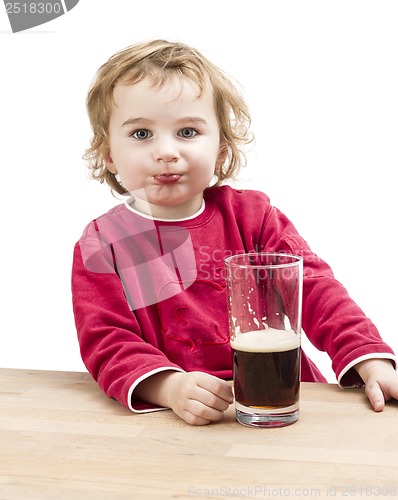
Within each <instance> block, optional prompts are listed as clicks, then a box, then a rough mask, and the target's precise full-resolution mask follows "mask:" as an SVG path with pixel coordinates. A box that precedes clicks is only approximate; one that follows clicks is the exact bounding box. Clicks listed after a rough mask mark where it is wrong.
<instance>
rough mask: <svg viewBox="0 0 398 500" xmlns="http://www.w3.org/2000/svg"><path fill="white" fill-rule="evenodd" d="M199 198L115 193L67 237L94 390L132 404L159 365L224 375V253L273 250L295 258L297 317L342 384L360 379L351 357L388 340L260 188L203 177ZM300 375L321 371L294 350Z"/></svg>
mask: <svg viewBox="0 0 398 500" xmlns="http://www.w3.org/2000/svg"><path fill="white" fill-rule="evenodd" d="M204 200H205V205H204V209H203V210H202V211H201V212H200V213H198V214H197V215H196V216H195V217H192V218H190V219H188V220H181V221H163V220H153V219H150V218H148V217H146V216H143V215H141V214H138V213H137V212H135V211H134V210H132V209H131V208H130V207H129V206H128V205H127V204H122V205H118V206H116V207H115V208H113V209H111V210H110V211H109V212H108V213H107V214H105V215H103V216H101V217H99V218H98V219H96V220H94V221H93V222H91V223H90V224H89V225H88V226H87V227H86V229H85V231H84V233H83V235H82V237H81V239H80V240H79V242H78V243H77V244H76V247H75V252H74V260H73V270H72V295H73V308H74V314H75V322H76V328H77V332H78V339H79V343H80V349H81V355H82V359H83V361H84V363H85V365H86V367H87V369H88V371H89V372H90V374H91V375H92V377H93V378H94V379H95V380H96V381H97V382H98V384H99V386H100V387H101V388H102V390H103V391H104V392H105V393H106V394H107V395H108V396H109V397H113V398H115V399H116V400H118V401H119V402H120V403H122V404H123V405H124V406H126V407H128V408H130V409H131V410H133V411H147V410H151V409H156V407H155V406H154V405H149V404H147V403H145V402H143V401H138V400H136V399H135V398H134V388H135V387H136V386H137V385H138V383H139V382H140V381H142V380H143V379H144V378H146V377H148V376H150V375H151V374H154V373H157V372H159V371H162V370H168V369H172V370H183V371H194V370H195V371H204V372H207V373H210V374H212V375H215V376H217V377H220V378H224V379H231V378H232V354H231V348H230V345H229V334H228V320H227V302H226V292H225V280H224V275H223V269H224V259H225V258H226V257H229V256H230V255H233V254H237V253H245V252H250V251H278V252H286V253H293V254H295V255H301V256H302V257H303V259H304V287H303V318H302V326H303V330H304V331H305V333H306V335H307V337H308V338H309V340H310V341H311V342H312V343H313V344H314V345H315V347H316V348H317V349H319V350H321V351H326V352H327V353H328V354H329V356H330V358H331V359H332V368H333V370H334V371H335V373H336V376H337V379H338V381H339V383H340V384H341V385H342V386H345V387H348V386H356V385H361V384H362V381H361V379H360V378H359V376H358V375H357V373H356V372H355V371H354V370H353V369H351V368H352V366H353V365H354V364H355V363H356V362H358V361H359V360H363V359H366V358H370V357H384V358H390V359H392V360H394V354H393V351H392V349H391V348H390V347H389V346H388V345H386V344H385V343H384V342H383V341H382V340H381V338H380V335H379V333H378V331H377V329H376V327H375V326H374V325H373V323H372V322H371V321H370V320H369V319H368V318H367V317H366V316H365V314H364V313H363V312H362V310H361V309H360V308H359V307H358V306H357V305H356V304H355V303H354V302H353V300H352V299H351V298H350V297H349V295H348V293H347V291H346V290H345V288H344V287H343V286H342V285H341V284H340V283H339V282H338V281H336V280H335V278H334V276H333V273H332V271H331V269H330V267H329V266H328V265H327V264H326V263H325V262H324V261H323V260H321V259H320V258H319V257H318V256H317V255H315V254H314V253H312V252H311V250H310V248H309V246H308V244H307V243H306V242H305V241H304V240H303V238H301V236H300V235H299V234H298V233H297V231H296V229H295V228H294V226H293V224H292V223H291V222H290V221H289V220H288V219H287V217H286V216H285V215H283V214H282V213H281V212H280V211H279V210H278V209H276V208H275V207H273V206H272V205H271V204H270V201H269V198H268V197H267V196H266V195H265V194H263V193H260V192H257V191H237V190H234V189H232V188H230V187H228V186H223V187H217V188H209V189H207V190H206V191H205V193H204ZM301 380H302V381H304V382H307V381H308V382H325V381H326V380H325V379H324V377H323V376H322V374H321V373H320V371H319V370H318V368H317V367H316V366H315V365H314V364H313V363H312V362H311V360H310V359H309V358H308V357H307V356H306V355H305V353H303V354H302V366H301Z"/></svg>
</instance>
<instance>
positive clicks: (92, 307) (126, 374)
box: [72, 240, 183, 412]
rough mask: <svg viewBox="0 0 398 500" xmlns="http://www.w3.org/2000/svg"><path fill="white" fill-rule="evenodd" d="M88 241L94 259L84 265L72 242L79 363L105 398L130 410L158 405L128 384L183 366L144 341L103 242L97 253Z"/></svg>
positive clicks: (74, 305)
mask: <svg viewBox="0 0 398 500" xmlns="http://www.w3.org/2000/svg"><path fill="white" fill-rule="evenodd" d="M91 243H92V249H93V252H91V254H92V255H94V254H95V259H96V260H95V264H93V261H92V260H91V264H90V265H87V262H88V261H87V258H86V257H87V256H83V255H82V251H81V246H80V244H79V243H77V244H76V246H75V249H74V256H73V266H72V303H73V311H74V316H75V324H76V329H77V334H78V341H79V345H80V352H81V356H82V359H83V362H84V364H85V366H86V368H87V370H88V371H89V373H90V374H91V376H92V377H93V378H94V380H95V381H96V382H97V383H98V385H99V387H100V388H101V389H102V390H103V391H104V392H105V394H107V396H108V397H110V398H114V399H116V400H117V401H119V402H120V403H122V404H123V405H124V406H126V407H127V408H129V409H130V410H132V411H135V412H144V411H152V410H155V409H162V408H159V407H156V406H154V405H150V404H147V403H145V402H143V401H137V400H135V399H134V395H133V391H134V388H135V387H136V386H137V385H138V383H139V382H140V381H142V380H143V379H145V378H146V377H148V376H150V375H152V374H154V373H157V372H160V371H164V370H177V371H183V370H182V369H181V368H180V367H179V366H177V365H176V364H174V363H172V362H170V361H169V360H168V358H167V357H166V356H165V355H164V354H163V353H162V352H161V351H160V350H158V349H157V348H156V347H155V346H153V345H151V344H149V343H148V342H146V341H145V340H144V335H143V332H142V331H141V328H140V326H139V324H138V321H137V319H136V316H135V313H134V312H133V311H131V310H130V308H129V306H128V303H127V300H126V298H125V294H124V290H123V286H122V284H121V281H120V279H119V277H118V275H117V274H116V272H115V271H114V269H113V267H112V255H111V254H110V253H109V247H108V249H106V248H105V247H104V248H103V252H99V251H98V242H96V241H95V240H92V242H91ZM85 248H86V250H85V252H86V251H87V248H89V246H87V245H85ZM94 250H95V252H94Z"/></svg>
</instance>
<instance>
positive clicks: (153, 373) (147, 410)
mask: <svg viewBox="0 0 398 500" xmlns="http://www.w3.org/2000/svg"><path fill="white" fill-rule="evenodd" d="M167 370H171V371H175V372H183V373H185V371H184V370H182V369H178V368H176V367H175V366H172V367H170V366H162V368H156V369H155V370H152V371H150V372H148V373H144V375H141V377H139V378H137V380H136V381H135V382H134V384H132V386H131V387H130V389H129V392H128V395H127V398H128V399H127V401H128V405H129V408H130V410H131V411H133V412H134V413H149V412H152V411H161V410H168V408H159V407H154V408H147V409H145V410H136V409H135V408H133V405H132V404H131V397H132V395H133V392H134V389H135V388H136V387H137V385H138V384H139V383H140V382H142V381H143V380H145V379H147V378H148V377H151V376H152V375H155V373H160V372H164V371H167Z"/></svg>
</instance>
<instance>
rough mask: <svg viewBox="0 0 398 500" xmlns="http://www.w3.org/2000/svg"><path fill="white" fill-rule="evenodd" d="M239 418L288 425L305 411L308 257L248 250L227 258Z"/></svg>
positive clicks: (251, 422) (251, 423)
mask: <svg viewBox="0 0 398 500" xmlns="http://www.w3.org/2000/svg"><path fill="white" fill-rule="evenodd" d="M225 267H226V278H227V300H228V319H229V331H230V342H231V347H232V351H233V377H234V393H235V411H236V419H237V420H238V422H240V423H241V424H244V425H248V426H255V427H282V426H285V425H289V424H292V423H294V422H296V420H297V419H298V415H299V391H300V334H301V305H302V289H303V259H302V257H299V256H296V255H290V254H284V253H265V252H264V253H261V252H260V253H246V254H240V255H233V256H231V257H228V258H227V259H226V260H225Z"/></svg>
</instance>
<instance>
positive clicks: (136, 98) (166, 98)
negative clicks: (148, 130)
mask: <svg viewBox="0 0 398 500" xmlns="http://www.w3.org/2000/svg"><path fill="white" fill-rule="evenodd" d="M113 104H114V106H116V107H120V106H124V105H126V104H129V105H134V107H139V108H142V107H145V106H148V105H151V107H152V106H154V105H155V106H156V105H162V106H170V107H172V106H173V104H174V105H176V104H177V105H182V104H185V105H189V104H190V105H196V106H206V105H210V106H211V107H213V104H214V102H213V88H212V86H211V84H210V81H208V82H206V83H205V84H204V85H203V87H202V88H201V87H200V86H199V85H198V84H197V83H196V82H194V81H193V80H190V79H189V78H186V77H179V76H172V77H170V78H167V79H165V80H163V81H161V82H155V81H154V80H153V79H151V78H150V77H145V78H144V79H142V80H141V81H139V82H136V83H129V82H128V81H120V82H119V83H118V84H117V85H116V86H115V88H114V91H113Z"/></svg>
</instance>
